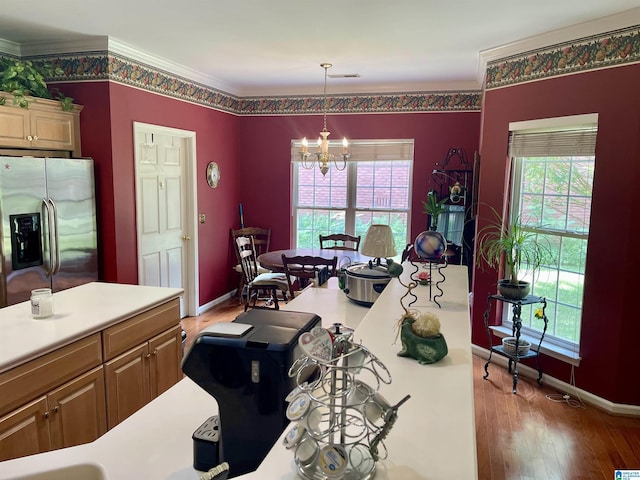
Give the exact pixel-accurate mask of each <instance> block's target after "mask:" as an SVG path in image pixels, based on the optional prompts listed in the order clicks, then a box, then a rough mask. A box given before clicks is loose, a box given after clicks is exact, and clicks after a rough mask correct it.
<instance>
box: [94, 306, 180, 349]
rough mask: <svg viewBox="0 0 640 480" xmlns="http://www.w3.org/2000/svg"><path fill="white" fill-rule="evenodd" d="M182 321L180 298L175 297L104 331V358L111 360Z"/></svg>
mask: <svg viewBox="0 0 640 480" xmlns="http://www.w3.org/2000/svg"><path fill="white" fill-rule="evenodd" d="M179 323H180V299H178V298H174V299H173V300H170V301H168V302H167V303H164V304H162V305H159V306H157V307H155V308H153V309H151V310H149V311H146V312H143V313H141V314H139V315H136V316H135V317H133V318H130V319H129V320H125V321H124V322H122V323H119V324H117V325H114V326H112V327H109V328H107V329H105V330H104V331H103V332H102V347H103V353H104V360H105V361H107V360H110V359H112V358H113V357H115V356H116V355H119V354H121V353H123V352H126V351H127V350H129V349H131V348H133V347H134V346H136V345H138V344H140V343H142V342H145V341H147V340H149V339H150V338H151V337H153V336H154V335H157V334H159V333H160V332H164V331H165V330H168V329H169V328H171V327H173V326H175V325H178V324H179Z"/></svg>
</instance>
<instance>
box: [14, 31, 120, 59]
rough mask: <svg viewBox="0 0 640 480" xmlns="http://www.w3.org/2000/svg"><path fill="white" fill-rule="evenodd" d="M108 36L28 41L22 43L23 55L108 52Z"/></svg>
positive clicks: (39, 55) (38, 55) (41, 55)
mask: <svg viewBox="0 0 640 480" xmlns="http://www.w3.org/2000/svg"><path fill="white" fill-rule="evenodd" d="M108 40H109V39H108V37H100V36H96V37H83V38H76V39H70V40H59V41H53V42H51V41H49V42H26V43H23V44H21V45H20V50H21V54H22V56H25V57H43V56H49V55H68V54H72V53H81V52H106V51H107V48H108V44H109V43H108Z"/></svg>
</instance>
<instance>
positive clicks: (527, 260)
mask: <svg viewBox="0 0 640 480" xmlns="http://www.w3.org/2000/svg"><path fill="white" fill-rule="evenodd" d="M491 210H492V212H493V215H494V219H493V220H491V221H490V222H489V223H488V224H487V225H485V226H484V227H483V228H481V229H480V230H479V231H478V234H477V236H476V238H477V239H478V240H477V241H478V247H477V254H478V256H479V257H480V258H481V259H482V260H483V261H484V262H485V263H486V264H487V265H488V266H489V267H491V268H495V269H496V270H497V269H499V268H500V265H501V262H502V259H503V258H504V263H505V265H506V267H507V272H508V275H509V278H507V279H503V280H500V281H499V283H498V291H499V292H500V293H501V294H502V295H503V296H505V297H510V298H524V297H525V296H526V295H527V294H528V292H529V289H528V287H529V284H528V282H524V281H523V280H522V279H521V274H522V273H524V272H530V273H531V275H533V276H535V275H536V274H537V272H538V271H539V270H540V267H541V266H542V265H544V264H545V263H547V262H548V261H549V260H551V258H552V253H551V248H550V246H549V244H548V242H546V241H545V239H543V238H540V237H539V235H538V234H537V233H536V232H534V231H531V230H529V229H527V228H526V226H525V225H524V224H523V223H522V222H521V219H520V218H515V219H514V220H513V221H512V222H505V221H504V219H503V218H502V216H501V215H500V214H499V213H498V212H497V211H496V210H495V209H493V208H491ZM501 287H505V290H503V291H501ZM517 289H521V290H522V294H516V293H514V294H513V295H512V294H510V293H507V292H510V291H513V290H517Z"/></svg>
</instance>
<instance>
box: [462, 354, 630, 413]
mask: <svg viewBox="0 0 640 480" xmlns="http://www.w3.org/2000/svg"><path fill="white" fill-rule="evenodd" d="M471 353H473V354H474V355H477V356H479V357H481V358H484V359H487V358H489V350H487V349H486V348H482V347H479V346H477V345H472V346H471ZM491 363H495V364H496V365H500V366H501V367H504V368H508V366H509V361H508V359H507V358H506V357H505V356H503V355H493V357H491ZM543 373H544V372H543ZM518 374H520V375H521V376H524V377H527V378H532V379H534V380H536V379H537V378H538V371H537V370H535V369H534V368H531V367H528V366H526V365H524V364H520V365H518ZM542 382H543V383H544V384H545V385H548V386H550V387H552V388H555V389H556V390H558V391H560V392H566V393H568V394H569V395H572V396H575V397H578V398H580V399H581V400H582V401H583V402H584V403H586V404H589V405H593V406H594V407H597V408H599V409H601V410H604V411H605V412H607V413H609V414H611V415H620V416H625V417H638V418H640V406H637V405H627V404H624V403H614V402H611V401H609V400H606V399H604V398H602V397H598V396H597V395H594V394H593V393H590V392H587V391H585V390H582V389H580V388H578V387H574V386H573V385H570V384H568V383H566V382H563V381H561V380H558V379H557V378H554V377H551V376H549V375H546V374H544V375H543V377H542Z"/></svg>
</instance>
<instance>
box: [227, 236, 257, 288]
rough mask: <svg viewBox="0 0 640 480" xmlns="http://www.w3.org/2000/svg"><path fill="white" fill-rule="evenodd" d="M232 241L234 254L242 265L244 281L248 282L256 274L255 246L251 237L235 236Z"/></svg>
mask: <svg viewBox="0 0 640 480" xmlns="http://www.w3.org/2000/svg"><path fill="white" fill-rule="evenodd" d="M233 243H234V245H235V246H236V255H237V256H238V262H239V263H240V266H241V267H242V274H243V275H244V278H245V281H246V283H250V282H252V281H253V279H254V278H256V277H257V276H258V264H257V262H256V248H255V244H254V240H253V237H236V239H235V241H234V242H233Z"/></svg>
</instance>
